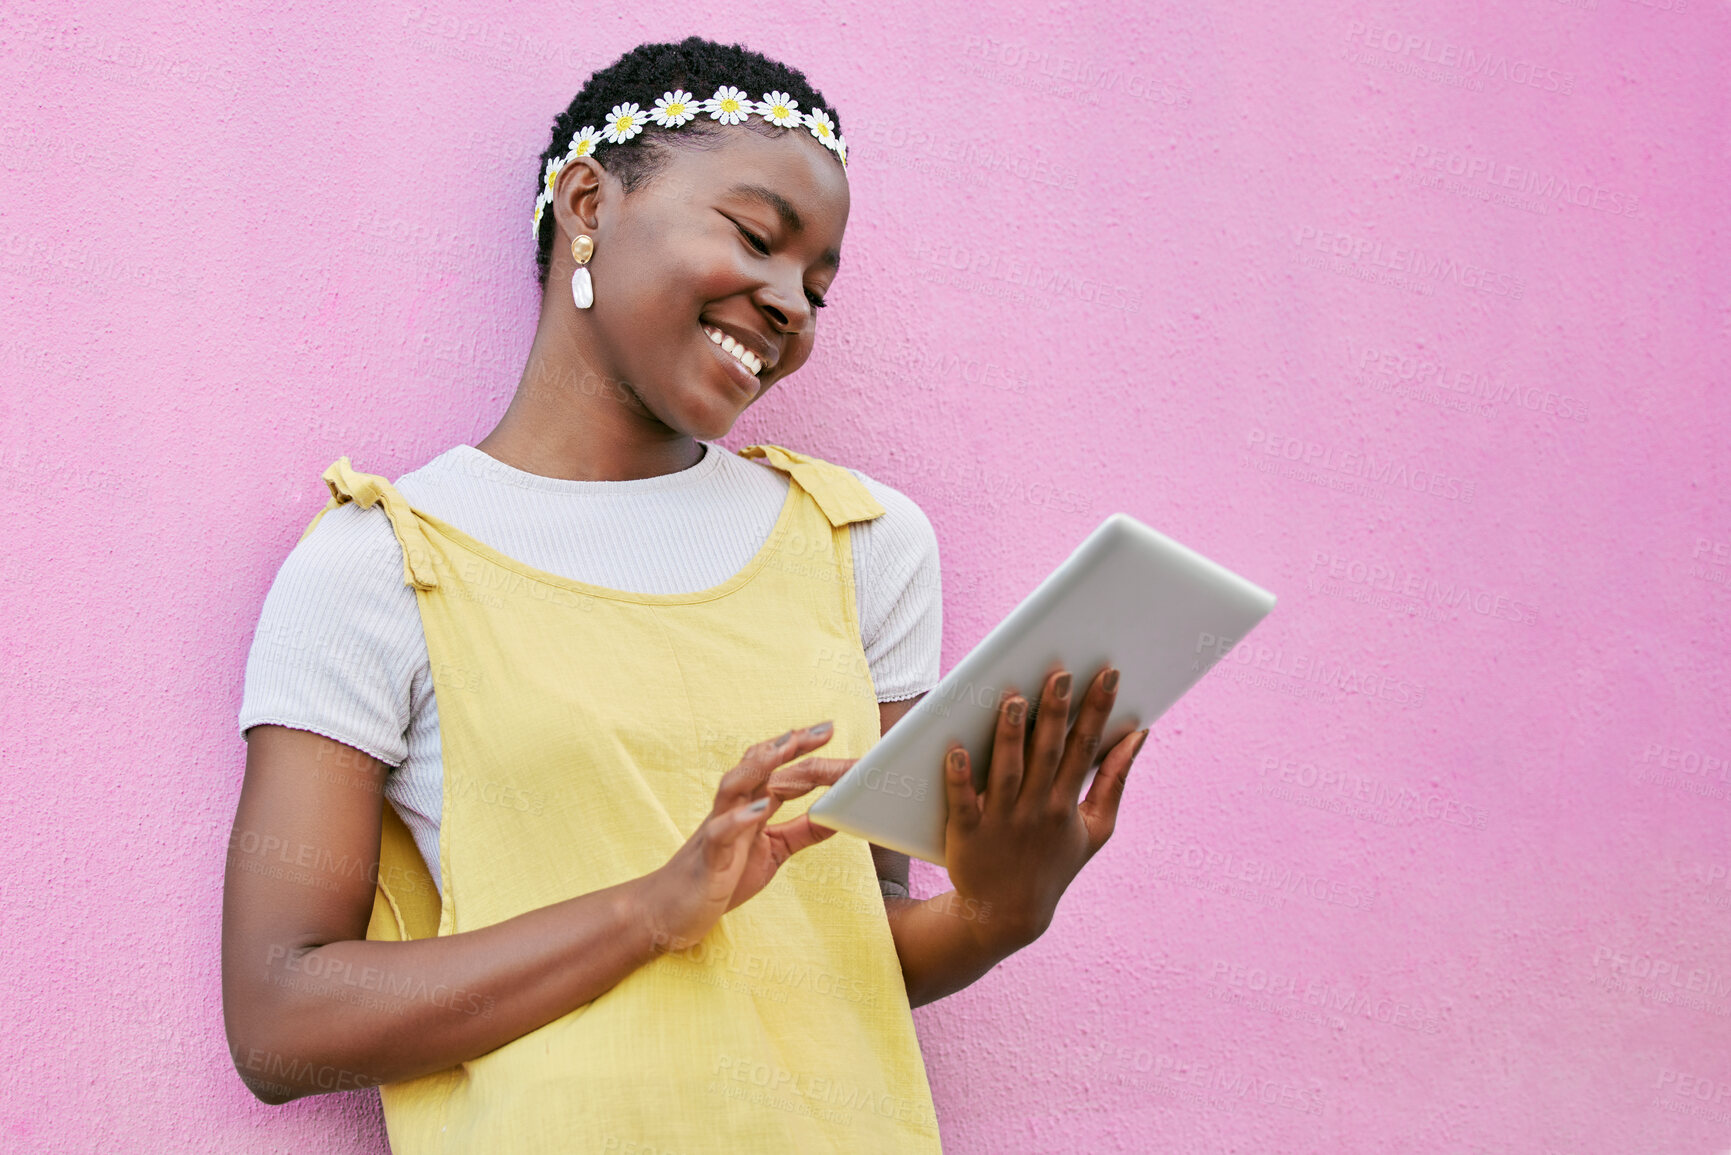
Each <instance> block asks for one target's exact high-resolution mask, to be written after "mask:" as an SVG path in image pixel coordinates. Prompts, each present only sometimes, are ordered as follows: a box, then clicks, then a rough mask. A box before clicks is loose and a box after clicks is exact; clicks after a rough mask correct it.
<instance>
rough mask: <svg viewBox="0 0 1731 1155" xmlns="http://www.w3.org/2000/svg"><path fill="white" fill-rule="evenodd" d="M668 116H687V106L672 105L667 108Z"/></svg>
mask: <svg viewBox="0 0 1731 1155" xmlns="http://www.w3.org/2000/svg"><path fill="white" fill-rule="evenodd" d="M667 115H668V116H684V115H685V106H684V105H683V104H670V105H668V106H667Z"/></svg>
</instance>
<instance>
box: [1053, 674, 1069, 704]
mask: <svg viewBox="0 0 1731 1155" xmlns="http://www.w3.org/2000/svg"><path fill="white" fill-rule="evenodd" d="M1052 690H1053V692H1054V693H1056V694H1057V695H1058V697H1060V698H1068V697H1069V696H1070V671H1068V670H1065V671H1064V672H1063V673H1062V674H1059V675H1058V680H1057V681H1055V682H1053V683H1052Z"/></svg>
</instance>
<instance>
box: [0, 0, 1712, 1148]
mask: <svg viewBox="0 0 1731 1155" xmlns="http://www.w3.org/2000/svg"><path fill="white" fill-rule="evenodd" d="M70 7H71V6H68V5H63V4H62V5H50V4H43V3H26V4H16V3H15V4H12V5H9V6H8V7H7V9H6V11H5V12H4V13H0V75H3V76H4V83H5V86H6V91H7V92H8V94H9V99H8V100H7V102H6V107H5V109H4V110H3V111H0V163H3V165H4V168H5V170H6V174H5V180H4V186H3V190H0V299H3V301H4V323H3V324H0V379H3V380H4V381H5V390H4V394H3V399H0V487H4V490H5V498H6V505H7V526H8V528H7V532H6V544H5V549H4V552H3V555H0V605H3V607H4V609H3V611H0V619H3V622H4V625H3V629H4V638H5V642H4V647H5V648H4V660H5V669H6V675H5V677H4V678H0V758H3V759H4V766H5V788H4V791H3V792H0V841H3V843H4V845H5V847H6V853H5V862H6V867H7V869H6V870H5V871H4V874H3V876H0V878H3V881H0V896H3V907H4V914H3V918H4V926H3V930H0V995H3V1001H4V1003H5V1006H6V1012H7V1013H6V1019H7V1026H6V1029H5V1031H4V1033H3V1036H0V1065H3V1067H4V1069H5V1071H6V1072H7V1074H6V1078H5V1087H4V1090H3V1091H0V1148H4V1149H6V1150H17V1151H53V1152H61V1151H66V1152H72V1151H80V1152H82V1151H99V1150H100V1151H174V1152H194V1153H206V1152H208V1153H212V1155H214V1153H218V1152H222V1153H229V1152H302V1151H320V1152H326V1151H329V1152H377V1151H381V1150H383V1149H384V1138H383V1129H382V1125H381V1120H380V1115H379V1109H378V1102H377V1096H376V1094H375V1093H373V1092H350V1093H346V1094H341V1095H331V1096H324V1097H320V1098H316V1099H313V1100H303V1101H301V1102H297V1103H294V1104H291V1105H289V1106H286V1107H282V1108H270V1107H265V1106H262V1105H260V1104H258V1103H257V1102H255V1101H254V1100H253V1099H252V1098H251V1096H250V1095H248V1093H247V1092H246V1091H245V1090H244V1089H243V1087H242V1086H241V1084H240V1082H239V1081H238V1079H237V1078H236V1077H235V1074H234V1072H233V1070H232V1069H231V1066H230V1061H229V1056H228V1054H227V1052H226V1049H225V1044H224V1040H223V1032H222V1024H221V1004H220V998H219V992H218V973H219V967H218V927H219V914H220V901H221V892H222V872H223V860H224V850H225V839H226V836H227V833H228V827H229V823H230V822H231V820H232V817H233V809H234V803H235V799H236V796H237V792H238V789H239V785H240V780H241V770H242V762H243V756H244V748H243V744H242V742H241V741H240V739H239V737H238V736H237V735H236V733H235V730H234V722H235V716H236V711H237V709H238V706H239V701H240V693H241V685H240V678H241V674H242V670H243V665H244V659H245V655H246V650H247V646H248V644H249V642H250V639H251V634H252V628H253V625H254V623H255V621H256V616H257V613H258V610H259V606H260V602H261V599H262V597H263V595H264V592H265V590H266V588H267V587H268V585H269V582H270V580H271V578H272V576H273V575H274V573H275V572H276V568H277V566H278V565H279V564H280V562H281V560H282V558H283V556H284V555H285V554H286V552H287V551H288V549H289V548H290V547H291V546H292V545H293V543H294V541H295V539H296V537H297V536H298V535H299V533H300V531H301V529H302V528H303V527H304V526H305V524H306V522H307V520H308V518H309V517H310V516H311V514H312V513H313V511H314V510H316V509H317V508H318V506H319V505H320V504H321V503H322V501H323V497H324V490H323V487H322V485H321V484H320V481H319V473H320V471H321V470H322V469H323V468H324V467H325V466H326V465H328V464H329V463H330V462H331V461H333V460H334V459H335V458H336V457H338V456H339V455H342V454H348V455H351V456H352V457H353V459H354V461H355V463H356V464H357V466H359V467H360V468H363V469H365V470H368V471H371V472H377V473H384V474H388V475H390V476H393V477H394V476H396V475H398V474H400V473H402V472H404V471H406V470H408V469H411V468H414V467H415V466H417V465H419V464H421V463H422V462H424V461H425V460H427V459H428V458H430V457H431V456H433V455H435V454H437V453H438V452H440V451H442V450H444V449H445V448H447V447H449V446H450V445H452V444H455V443H457V442H459V441H467V442H470V443H472V442H473V441H474V440H475V439H477V438H479V437H481V436H483V435H484V434H485V433H486V431H487V430H489V429H490V428H491V427H492V425H493V423H494V422H495V421H496V420H497V418H498V415H499V414H500V413H501V411H502V409H503V407H504V404H505V402H506V401H507V399H508V398H509V396H510V395H511V392H512V390H513V388H514V386H515V383H516V381H517V375H518V372H519V370H520V368H521V364H522V359H523V356H524V354H525V352H526V350H527V348H528V343H529V339H530V336H531V334H532V331H533V330H532V326H533V318H534V307H535V300H536V298H535V290H534V287H533V283H532V280H531V269H532V264H533V261H532V256H531V253H530V249H529V245H528V241H527V233H528V230H527V229H526V228H525V224H526V222H527V220H528V217H529V213H530V208H531V199H532V197H533V195H534V181H535V178H536V175H537V173H536V169H537V163H536V157H537V156H538V154H539V153H540V151H541V149H542V148H543V147H544V146H545V144H546V140H547V136H546V134H547V131H548V126H549V125H550V124H551V121H552V118H553V116H554V114H555V113H556V112H557V111H558V110H559V109H560V108H562V107H563V106H564V105H565V103H566V102H567V101H568V100H569V98H570V96H571V95H572V94H573V93H574V92H575V90H576V88H577V87H578V85H579V83H580V82H581V79H582V77H583V76H584V75H585V74H586V73H587V72H589V71H590V70H591V69H593V68H595V67H597V66H599V65H601V64H604V63H606V62H608V61H610V60H611V59H612V58H614V57H615V56H616V55H617V54H618V53H619V52H621V51H623V50H625V49H627V48H629V47H631V46H632V45H634V44H636V43H638V42H640V41H642V40H645V39H663V38H677V37H678V36H681V35H684V34H686V33H688V32H691V31H697V32H701V33H703V34H705V35H710V36H714V37H718V38H724V39H736V38H737V39H741V40H743V41H744V42H745V43H747V44H749V45H750V46H752V47H756V48H759V49H760V50H763V51H766V52H769V53H771V54H772V55H779V56H782V57H783V58H785V59H787V60H789V61H790V62H792V63H794V64H796V65H798V66H800V67H802V68H804V69H806V70H807V71H808V72H809V74H810V75H811V77H812V78H813V80H814V82H815V83H816V84H817V85H818V86H819V87H821V88H822V89H823V90H824V91H825V93H826V94H827V95H828V96H829V98H830V99H831V100H832V101H833V102H834V103H835V105H836V106H837V107H838V108H839V109H840V111H841V117H842V122H843V128H844V129H845V131H846V134H847V137H848V139H849V141H850V143H851V145H852V148H853V156H854V158H855V160H856V163H855V164H854V165H853V166H852V168H851V170H850V176H851V180H852V182H853V189H854V208H853V217H852V227H851V230H850V233H849V236H848V240H847V246H846V249H847V256H846V262H845V269H844V271H843V274H842V275H841V277H840V278H839V280H838V281H837V282H836V286H835V289H834V291H833V293H832V294H831V295H830V301H831V303H832V305H833V306H834V307H833V308H831V309H830V310H828V311H827V312H826V313H825V314H824V323H825V326H826V329H825V332H824V334H823V336H822V337H821V339H820V341H819V348H818V351H817V353H816V355H815V356H814V358H813V360H812V362H811V364H810V365H809V366H808V367H807V368H806V369H805V370H804V371H803V372H802V373H801V374H800V376H799V377H798V378H796V379H795V380H793V381H791V382H788V383H786V384H784V385H782V386H781V387H779V388H778V389H776V390H775V392H774V393H773V394H771V395H770V396H769V397H768V398H767V399H766V400H765V401H764V402H763V403H762V404H761V405H759V406H758V407H756V408H755V409H754V410H753V411H752V412H751V413H750V414H749V415H748V416H747V418H746V419H744V420H743V421H742V422H741V423H740V424H739V425H738V426H737V427H736V428H735V430H734V431H733V433H732V434H731V435H730V436H729V437H728V439H727V443H728V444H729V445H731V446H738V445H744V444H747V443H749V442H751V441H754V440H773V441H777V442H782V443H785V444H788V445H792V446H795V447H798V448H803V449H807V450H810V451H811V452H814V453H818V454H820V455H822V456H825V457H828V458H831V459H834V460H839V461H843V462H846V463H848V464H853V465H857V466H859V467H860V468H862V469H864V470H866V471H867V472H870V473H872V474H873V475H875V476H877V477H879V478H881V479H883V480H885V481H887V482H889V483H890V484H892V485H895V486H897V487H899V488H901V489H903V490H904V491H905V492H907V493H908V494H910V495H911V496H912V497H914V498H915V499H916V500H917V501H919V502H920V504H921V505H922V507H923V508H924V509H925V510H926V512H927V514H928V515H929V516H930V518H931V520H932V522H933V523H934V525H935V526H936V528H937V531H938V534H939V538H940V542H941V546H942V551H943V562H944V583H945V595H946V596H945V608H946V630H945V644H944V666H945V668H946V669H948V668H949V667H950V666H951V665H953V664H954V663H955V662H956V661H957V660H958V659H959V658H960V657H961V655H963V654H964V653H966V652H967V650H968V648H969V647H970V646H971V645H972V644H973V643H974V642H975V641H977V640H978V639H979V638H980V637H981V636H982V635H983V634H984V633H985V631H986V630H987V629H988V628H989V627H990V626H991V625H992V624H993V623H994V622H996V621H997V620H998V618H999V617H1000V616H1001V615H1002V614H1003V613H1004V612H1005V611H1007V610H1008V609H1009V608H1010V607H1011V606H1013V605H1014V604H1015V603H1016V601H1017V600H1019V598H1020V597H1021V596H1022V595H1023V594H1024V593H1025V592H1026V591H1027V590H1028V589H1030V588H1031V587H1032V586H1033V585H1034V583H1035V582H1037V581H1038V580H1039V579H1040V578H1041V577H1042V576H1043V575H1044V574H1045V573H1046V572H1047V571H1048V570H1049V569H1050V568H1051V566H1053V565H1054V564H1055V563H1056V562H1057V561H1059V560H1060V559H1061V558H1062V557H1063V556H1065V555H1066V554H1067V553H1068V551H1069V550H1070V548H1071V547H1072V546H1073V545H1074V544H1075V543H1076V542H1077V541H1079V540H1080V539H1081V537H1082V536H1083V535H1084V534H1085V533H1086V532H1087V531H1088V530H1090V529H1092V528H1093V527H1094V526H1095V525H1096V524H1097V523H1098V522H1099V521H1100V519H1101V518H1102V517H1104V516H1105V515H1106V514H1108V513H1110V512H1112V511H1114V510H1125V511H1127V512H1130V513H1132V514H1134V515H1135V516H1137V517H1139V518H1141V519H1143V520H1144V521H1147V522H1148V523H1150V524H1152V525H1154V526H1156V527H1157V528H1159V529H1161V530H1162V531H1164V532H1166V533H1168V534H1170V535H1171V536H1173V537H1175V538H1177V539H1179V540H1181V541H1183V542H1186V543H1188V544H1190V545H1192V546H1194V547H1195V548H1197V549H1199V550H1201V551H1202V552H1203V553H1205V554H1208V555H1210V556H1212V557H1215V558H1217V559H1219V560H1221V561H1222V562H1224V563H1225V564H1227V565H1229V566H1231V567H1233V568H1234V569H1237V570H1238V571H1239V572H1241V573H1244V574H1245V575H1247V576H1249V577H1251V578H1253V579H1254V580H1256V581H1258V582H1260V583H1261V584H1263V585H1265V586H1267V587H1268V588H1270V589H1272V590H1274V591H1275V592H1276V593H1278V594H1279V595H1280V597H1281V603H1280V606H1279V608H1278V609H1277V610H1276V611H1275V613H1274V615H1273V616H1272V617H1271V618H1270V619H1269V620H1268V621H1267V622H1265V623H1264V624H1263V625H1262V626H1261V627H1260V628H1259V629H1258V631H1257V632H1256V633H1255V635H1254V636H1253V639H1252V641H1251V642H1248V643H1246V644H1244V645H1243V646H1241V647H1240V648H1239V649H1238V650H1236V651H1234V652H1233V653H1232V654H1231V655H1230V656H1229V658H1228V659H1227V660H1226V661H1225V662H1224V663H1223V664H1222V665H1221V666H1220V667H1219V668H1218V669H1217V670H1216V671H1215V672H1214V673H1213V674H1211V675H1210V676H1209V677H1208V678H1207V679H1205V680H1204V681H1203V682H1202V683H1201V685H1199V686H1198V688H1197V689H1196V690H1195V691H1194V692H1193V693H1192V694H1190V695H1189V697H1187V698H1186V699H1185V700H1184V701H1183V702H1182V703H1180V704H1179V706H1177V707H1176V708H1175V709H1174V710H1173V711H1171V712H1170V713H1169V714H1168V715H1167V716H1166V718H1165V719H1163V720H1162V722H1161V723H1160V725H1159V726H1158V727H1157V728H1156V729H1155V731H1154V734H1153V736H1152V738H1151V741H1150V746H1149V750H1148V751H1147V753H1145V754H1144V756H1143V759H1142V762H1141V765H1140V766H1139V767H1138V770H1137V773H1136V774H1135V775H1133V776H1132V779H1131V782H1130V784H1129V791H1128V795H1127V798H1126V801H1125V804H1124V813H1123V816H1122V819H1121V822H1120V826H1119V832H1118V835H1117V837H1116V838H1115V839H1114V840H1113V841H1112V843H1111V844H1110V845H1109V846H1108V847H1107V848H1106V850H1105V851H1104V852H1103V853H1102V854H1101V855H1100V856H1099V857H1098V858H1097V859H1096V860H1095V861H1094V862H1093V863H1092V864H1091V865H1090V866H1089V868H1088V869H1087V870H1086V871H1085V872H1084V873H1083V875H1082V876H1081V877H1080V879H1079V880H1078V882H1077V884H1076V886H1075V887H1074V889H1073V890H1072V891H1071V892H1070V894H1069V895H1068V896H1067V897H1066V899H1065V902H1064V905H1063V906H1062V907H1061V909H1060V910H1059V913H1058V918H1057V921H1056V923H1055V924H1054V925H1053V927H1052V928H1051V930H1050V932H1049V933H1048V934H1047V935H1046V936H1045V937H1044V938H1043V939H1042V940H1040V941H1039V942H1038V943H1036V944H1035V945H1034V946H1033V947H1031V948H1030V949H1028V950H1026V951H1024V952H1023V953H1021V954H1019V955H1017V956H1015V957H1014V958H1012V959H1010V960H1009V961H1007V962H1006V963H1004V964H1003V965H1002V966H1001V967H999V968H998V969H997V970H996V971H994V972H993V973H992V974H990V975H989V976H988V977H986V978H985V979H984V980H982V981H981V982H979V983H978V984H977V985H975V986H974V987H973V988H971V989H970V990H967V991H965V992H963V993H961V994H959V995H957V996H955V997H952V998H950V999H947V1000H944V1001H942V1002H940V1003H938V1004H936V1005H933V1006H931V1007H928V1008H922V1009H921V1010H919V1011H918V1012H916V1016H917V1021H918V1024H919V1028H920V1034H921V1038H922V1041H923V1045H924V1048H925V1053H926V1057H927V1060H928V1064H929V1069H930V1072H931V1078H932V1081H933V1084H934V1089H935V1092H936V1097H937V1103H938V1108H939V1116H940V1120H941V1123H942V1126H943V1130H944V1133H945V1136H946V1140H947V1144H948V1147H949V1149H951V1150H954V1151H957V1152H1020V1151H1168V1150H1170V1151H1238V1152H1252V1151H1254V1152H1268V1151H1288V1152H1338V1151H1354V1152H1358V1151H1363V1152H1433V1151H1434V1152H1444V1151H1447V1152H1569V1153H1604V1155H1627V1153H1629V1152H1690V1153H1693V1152H1721V1151H1724V1150H1725V1149H1726V1148H1728V1147H1731V838H1728V837H1727V834H1728V831H1731V727H1728V725H1727V722H1728V720H1731V706H1728V704H1727V703H1728V699H1731V677H1728V675H1727V662H1726V659H1727V641H1726V638H1727V631H1726V626H1727V616H1728V614H1727V610H1728V608H1731V585H1728V574H1731V502H1728V501H1727V497H1726V482H1727V470H1726V437H1727V433H1728V432H1731V420H1728V418H1731V413H1728V403H1727V401H1726V395H1725V390H1726V383H1727V369H1728V365H1727V361H1728V356H1727V347H1728V346H1731V340H1728V338H1731V273H1728V271H1727V259H1728V258H1731V247H1728V245H1727V239H1726V231H1725V230H1726V219H1727V214H1726V188H1727V178H1728V177H1731V165H1728V163H1727V160H1728V157H1727V150H1728V148H1731V128H1728V121H1731V112H1728V103H1731V102H1728V82H1727V79H1726V76H1727V72H1726V60H1727V59H1728V58H1731V8H1728V7H1727V5H1726V3H1725V0H1566V2H1565V0H1518V2H1516V0H1510V2H1508V3H1504V4H1499V5H1496V6H1495V10H1494V11H1493V6H1491V5H1479V4H1471V3H1466V2H1464V0H1445V2H1443V3H1440V4H1421V3H1416V2H1405V3H1402V2H1395V0H1379V2H1355V3H1337V2H1319V3H1304V4H1273V3H1266V4H1256V5H1250V4H1235V5H1225V4H1218V3H1214V2H1212V0H1202V2H1200V3H1184V4H1179V3H1165V2H1164V0H1155V2H1153V3H1150V2H1149V0H1110V2H1105V3H1098V4H1091V5H1077V4H1070V3H1061V4H1058V5H1056V6H1053V5H1046V4H1037V3H1026V4H1017V5H1012V6H1005V7H1003V8H1001V9H997V10H993V9H991V8H988V7H986V6H981V5H959V6H952V7H947V8H943V9H942V10H940V9H938V8H935V7H934V6H933V5H930V4H916V3H911V2H908V0H893V2H891V3H882V2H878V0H874V2H872V3H858V2H857V0H846V2H844V3H839V4H826V5H821V6H793V7H791V8H790V7H787V6H781V7H772V8H757V7H754V6H750V5H745V6H739V5H735V6H733V7H732V8H729V9H725V10H724V9H722V8H720V7H711V8H707V9H694V8H693V7H692V6H690V5H686V4H681V5H675V4H670V3H665V2H663V0H642V2H640V3H636V4H633V5H631V8H632V9H633V12H632V14H631V15H630V16H621V15H619V14H618V13H617V11H616V10H615V9H613V8H610V7H604V6H599V5H545V4H535V5H502V4H499V5H487V6H483V5H479V4H475V3H470V2H465V0H456V2H454V3H452V4H450V5H447V6H441V7H419V6H414V5H409V4H398V3H387V4H379V5H352V4H337V3H328V2H327V3H311V4H301V5H267V4H257V5H227V4H216V5H198V6H192V8H191V9H189V7H188V6H186V5H180V4H168V3H163V2H161V0H138V2H136V3H131V4H126V5H102V6H100V7H98V6H94V5H84V6H81V7H84V8H85V9H87V10H86V11H84V12H82V13H77V12H72V11H69V8H70ZM189 12H190V13H193V14H189ZM942 885H943V883H942V877H941V873H940V872H938V871H936V870H931V869H920V870H918V871H917V873H916V887H917V888H919V889H920V890H921V891H922V892H924V893H930V892H933V891H935V890H936V889H938V888H940V887H941V886H942Z"/></svg>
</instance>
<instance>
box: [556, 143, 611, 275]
mask: <svg viewBox="0 0 1731 1155" xmlns="http://www.w3.org/2000/svg"><path fill="white" fill-rule="evenodd" d="M607 183H608V178H607V170H605V169H603V168H602V167H601V166H600V165H599V164H597V163H596V162H595V158H594V157H589V156H579V157H573V158H571V160H569V161H567V162H566V164H565V167H564V168H563V169H561V170H560V172H559V177H558V179H557V180H555V181H554V182H553V202H552V208H553V220H554V226H553V227H554V231H555V237H557V234H558V232H560V231H563V232H564V234H565V235H566V236H567V237H575V236H577V235H578V234H580V233H590V234H594V233H595V232H596V231H597V230H598V229H599V227H600V224H601V204H602V202H603V201H604V200H605V199H606V198H607V196H608V195H609V194H608V191H607V189H606V187H605V186H606V185H607ZM560 247H561V246H560V245H559V244H558V243H557V241H555V243H554V246H553V249H554V256H555V258H557V256H558V252H559V249H560Z"/></svg>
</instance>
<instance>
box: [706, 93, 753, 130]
mask: <svg viewBox="0 0 1731 1155" xmlns="http://www.w3.org/2000/svg"><path fill="white" fill-rule="evenodd" d="M703 111H705V112H707V113H708V114H709V115H710V118H711V119H713V120H719V121H720V122H721V123H723V124H738V123H739V122H740V121H742V120H744V119H745V118H746V117H747V116H748V115H750V114H751V113H752V111H753V108H752V103H751V100H750V98H748V97H747V96H746V95H745V93H744V92H743V91H741V90H740V89H737V88H734V87H732V86H731V85H726V84H724V85H722V86H721V87H720V88H718V89H716V90H715V95H714V96H712V97H710V98H709V99H708V100H706V101H704V102H703Z"/></svg>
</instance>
